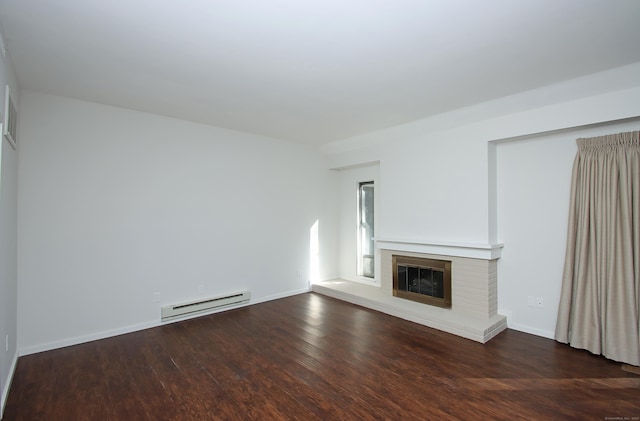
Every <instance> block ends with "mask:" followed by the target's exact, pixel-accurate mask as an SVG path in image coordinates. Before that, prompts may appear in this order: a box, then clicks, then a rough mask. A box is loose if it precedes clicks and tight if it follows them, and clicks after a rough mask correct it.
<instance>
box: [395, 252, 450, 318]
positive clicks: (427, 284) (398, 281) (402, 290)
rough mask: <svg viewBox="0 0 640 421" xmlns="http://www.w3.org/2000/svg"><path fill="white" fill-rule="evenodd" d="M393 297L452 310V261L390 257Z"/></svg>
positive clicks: (399, 256)
mask: <svg viewBox="0 0 640 421" xmlns="http://www.w3.org/2000/svg"><path fill="white" fill-rule="evenodd" d="M392 271H393V272H392V274H393V295H394V296H395V297H399V298H404V299H407V300H412V301H417V302H419V303H423V304H430V305H434V306H437V307H443V308H451V261H448V260H436V259H428V258H422V257H410V256H401V255H395V254H394V255H393V256H392Z"/></svg>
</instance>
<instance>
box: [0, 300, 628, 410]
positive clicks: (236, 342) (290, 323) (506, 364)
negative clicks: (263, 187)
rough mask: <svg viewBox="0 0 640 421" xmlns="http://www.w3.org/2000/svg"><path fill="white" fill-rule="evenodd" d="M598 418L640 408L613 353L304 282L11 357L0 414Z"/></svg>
mask: <svg viewBox="0 0 640 421" xmlns="http://www.w3.org/2000/svg"><path fill="white" fill-rule="evenodd" d="M607 417H608V418H609V419H629V420H632V419H634V417H635V419H640V376H638V375H635V374H633V373H629V372H625V371H622V370H621V364H619V363H615V362H612V361H609V360H606V359H604V358H602V357H598V356H594V355H591V354H589V353H588V352H585V351H580V350H576V349H572V348H570V347H568V346H566V345H562V344H558V343H556V342H554V341H552V340H549V339H544V338H540V337H536V336H532V335H528V334H525V333H520V332H516V331H511V330H507V331H505V332H503V333H501V334H500V335H498V336H497V337H496V338H494V339H493V340H491V341H490V342H489V343H487V344H484V345H482V344H479V343H476V342H473V341H469V340H466V339H463V338H459V337H456V336H453V335H449V334H446V333H443V332H439V331H436V330H433V329H429V328H427V327H424V326H421V325H417V324H414V323H410V322H407V321H404V320H400V319H397V318H394V317H391V316H387V315H385V314H382V313H378V312H375V311H372V310H369V309H365V308H362V307H358V306H354V305H352V304H348V303H344V302H341V301H338V300H335V299H332V298H328V297H324V296H322V295H317V294H314V293H308V294H302V295H297V296H293V297H289V298H284V299H281V300H276V301H271V302H267V303H262V304H257V305H253V306H250V307H245V308H241V309H236V310H230V311H227V312H224V313H218V314H214V315H210V316H204V317H200V318H197V319H193V320H188V321H183V322H178V323H173V324H169V325H165V326H162V327H158V328H154V329H148V330H145V331H141V332H136V333H132V334H127V335H122V336H118V337H114V338H109V339H104V340H100V341H95V342H91V343H86V344H81V345H76V346H72V347H67V348H63V349H58V350H53V351H49V352H44V353H40V354H34V355H29V356H25V357H21V358H20V359H19V361H18V365H17V368H16V373H15V377H14V380H13V385H12V387H11V390H10V392H9V397H8V401H7V406H6V408H5V414H4V418H3V421H13V420H47V421H53V420H65V421H68V420H92V421H93V420H210V419H211V420H218V419H220V420H296V419H299V420H441V419H444V420H455V419H460V420H480V419H482V420H492V419H493V420H520V419H521V420H552V419H557V420H564V419H567V420H571V419H575V420H606V419H607ZM617 417H619V418H617Z"/></svg>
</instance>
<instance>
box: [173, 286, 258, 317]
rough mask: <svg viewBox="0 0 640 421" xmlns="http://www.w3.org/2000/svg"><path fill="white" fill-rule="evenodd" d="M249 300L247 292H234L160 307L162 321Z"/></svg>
mask: <svg viewBox="0 0 640 421" xmlns="http://www.w3.org/2000/svg"><path fill="white" fill-rule="evenodd" d="M250 299H251V293H250V292H249V291H240V292H234V293H231V294H226V295H220V296H218V297H211V298H205V299H203V300H196V301H191V302H188V303H182V304H175V305H170V306H164V307H162V321H163V322H164V321H165V320H171V319H175V318H177V317H181V316H187V315H189V316H190V315H193V314H197V313H204V312H206V311H210V310H213V309H216V308H219V307H224V306H229V305H232V304H239V303H244V302H248V301H249V300H250Z"/></svg>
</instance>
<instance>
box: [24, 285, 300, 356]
mask: <svg viewBox="0 0 640 421" xmlns="http://www.w3.org/2000/svg"><path fill="white" fill-rule="evenodd" d="M310 290H311V288H304V289H299V290H294V291H287V292H283V293H278V294H272V295H267V296H266V297H262V298H258V299H255V300H254V299H251V301H249V302H248V303H242V304H237V305H230V306H226V307H220V308H217V309H213V310H211V311H207V312H203V313H198V314H192V315H187V316H185V317H179V318H176V319H174V320H168V321H166V322H161V321H160V319H158V320H155V321H149V322H144V323H138V324H134V325H129V326H124V327H121V328H117V329H110V330H105V331H102V332H97V333H92V334H89V335H83V336H76V337H73V338H68V339H63V340H60V341H53V342H47V343H43V344H38V345H32V346H25V347H21V348H20V349H19V350H18V355H20V356H22V355H30V354H36V353H38V352H44V351H51V350H53V349H58V348H64V347H67V346H72V345H78V344H82V343H85V342H92V341H97V340H100V339H106V338H111V337H113V336H119V335H124V334H127V333H132V332H138V331H140V330H145V329H150V328H153V327H158V326H163V325H166V324H170V323H176V322H181V321H184V320H189V319H195V318H197V317H202V316H208V315H211V314H215V313H221V312H223V311H229V310H233V309H236V308H241V307H246V306H250V305H254V304H260V303H264V302H267V301H273V300H277V299H279V298H286V297H290V296H293V295H298V294H304V293H306V292H309V291H310ZM159 315H160V314H159V313H158V316H159Z"/></svg>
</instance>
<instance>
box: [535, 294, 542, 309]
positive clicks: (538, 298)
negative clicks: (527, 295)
mask: <svg viewBox="0 0 640 421" xmlns="http://www.w3.org/2000/svg"><path fill="white" fill-rule="evenodd" d="M536 307H538V308H544V299H543V298H542V297H536Z"/></svg>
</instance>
